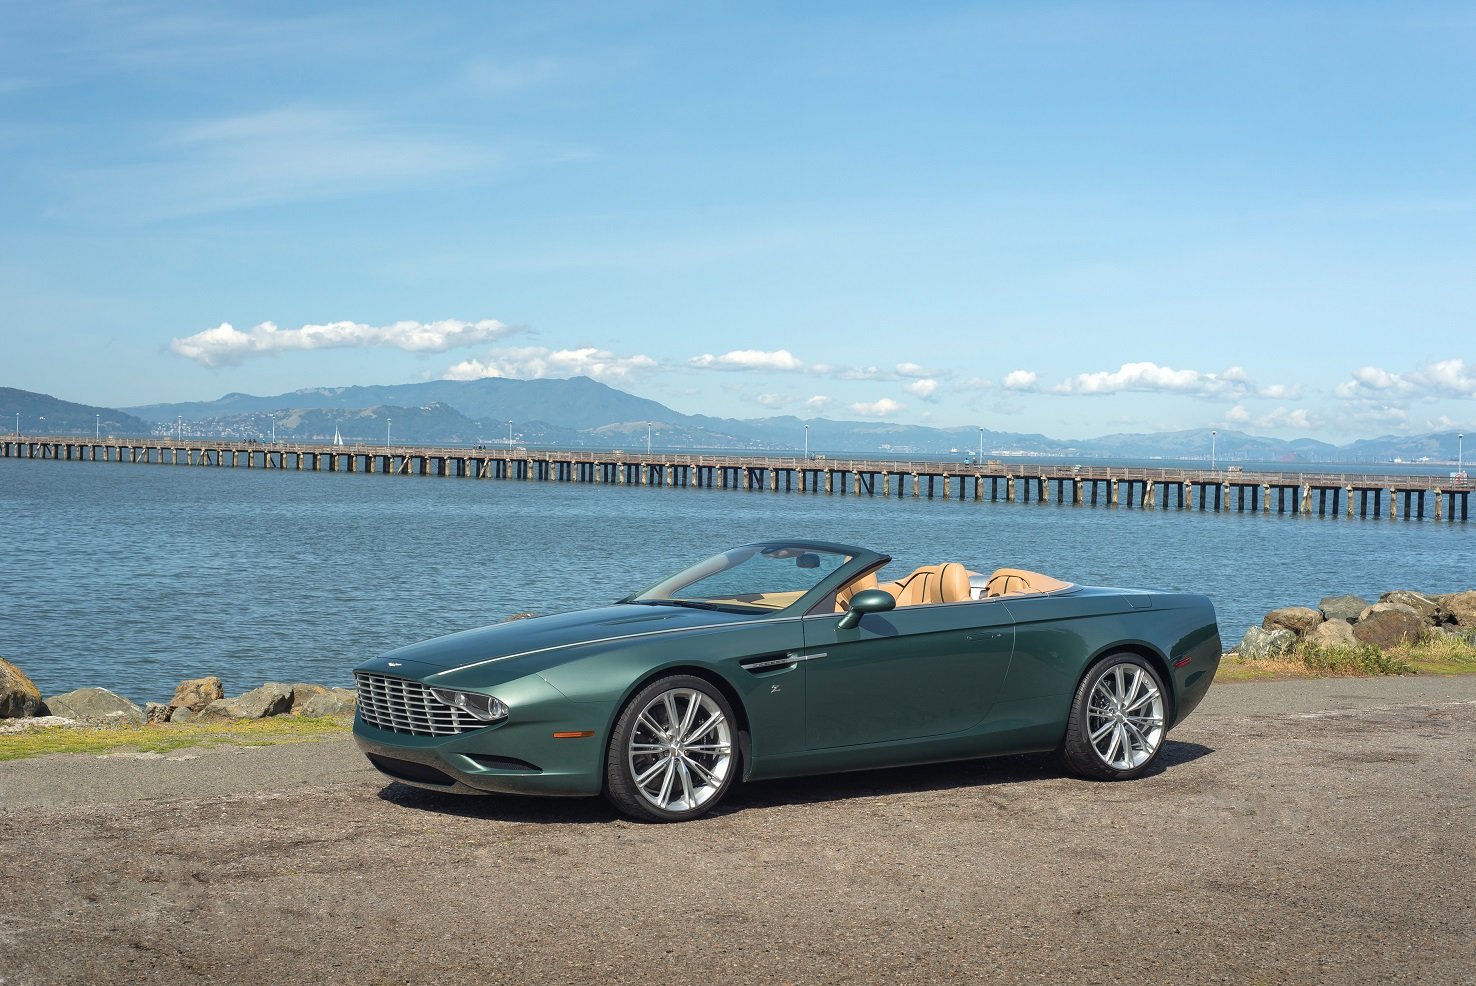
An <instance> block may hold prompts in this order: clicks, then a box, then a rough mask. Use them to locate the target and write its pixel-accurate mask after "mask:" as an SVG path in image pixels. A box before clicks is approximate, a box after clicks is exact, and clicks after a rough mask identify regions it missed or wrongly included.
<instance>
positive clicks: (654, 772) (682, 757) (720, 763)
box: [605, 675, 739, 822]
mask: <svg viewBox="0 0 1476 986" xmlns="http://www.w3.org/2000/svg"><path fill="white" fill-rule="evenodd" d="M673 726H675V727H676V728H673ZM738 765H739V754H738V727H737V723H736V720H735V719H734V717H733V708H732V706H731V705H729V704H728V700H727V699H726V698H724V697H723V694H722V692H720V691H718V690H717V688H715V687H713V685H711V684H710V683H708V682H706V681H704V680H703V679H701V678H696V677H692V676H691V675H673V676H670V677H666V678H660V679H658V680H656V681H653V682H651V684H649V685H647V686H646V687H645V688H642V689H641V690H640V691H639V692H637V693H636V694H635V695H634V696H633V697H632V698H631V699H630V701H629V702H627V703H625V707H624V708H622V709H621V710H620V715H619V716H617V717H616V719H615V729H614V731H613V733H612V734H611V738H610V749H609V750H608V751H607V753H606V755H605V797H606V798H607V799H608V800H609V801H610V803H611V804H612V805H614V806H615V808H616V809H617V810H619V811H620V812H621V813H622V814H624V815H627V816H629V817H630V818H634V819H636V820H638V821H648V822H685V821H688V820H690V819H693V818H700V817H701V816H703V815H705V814H707V813H708V812H709V811H711V810H712V809H713V808H715V807H717V804H718V802H720V801H722V799H723V796H724V795H726V794H727V793H728V789H729V788H731V787H732V786H733V780H734V778H735V777H737V776H738Z"/></svg>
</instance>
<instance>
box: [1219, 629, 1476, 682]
mask: <svg viewBox="0 0 1476 986" xmlns="http://www.w3.org/2000/svg"><path fill="white" fill-rule="evenodd" d="M1388 674H1476V632H1471V633H1469V634H1468V635H1466V636H1461V637H1457V636H1450V635H1446V634H1434V633H1428V632H1427V633H1426V634H1425V635H1424V636H1423V637H1421V638H1420V641H1419V643H1416V644H1407V645H1405V646H1402V647H1396V648H1394V649H1393V650H1389V651H1381V650H1379V649H1378V648H1377V647H1374V646H1373V645H1371V644H1351V645H1340V646H1336V647H1315V646H1313V645H1311V644H1307V643H1300V644H1298V645H1297V646H1296V648H1295V649H1294V650H1292V652H1291V653H1289V654H1286V655H1283V656H1281V657H1275V658H1267V659H1265V660H1261V661H1248V660H1245V659H1244V658H1242V657H1240V656H1239V655H1238V654H1228V655H1226V656H1225V658H1224V659H1223V660H1222V661H1221V662H1220V670H1219V671H1218V672H1217V673H1216V674H1215V680H1216V681H1275V680H1278V679H1285V678H1334V677H1350V676H1351V677H1369V676H1373V675H1388Z"/></svg>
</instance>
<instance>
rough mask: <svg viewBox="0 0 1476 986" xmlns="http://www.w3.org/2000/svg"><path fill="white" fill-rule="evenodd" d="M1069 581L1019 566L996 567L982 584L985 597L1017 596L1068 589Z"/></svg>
mask: <svg viewBox="0 0 1476 986" xmlns="http://www.w3.org/2000/svg"><path fill="white" fill-rule="evenodd" d="M1070 587H1071V583H1070V582H1062V581H1061V580H1060V579H1053V578H1051V577H1050V576H1049V575H1041V574H1040V573H1039V572H1027V571H1025V570H1024V569H1021V568H997V569H995V570H994V574H993V575H991V576H989V581H988V582H987V583H986V584H985V586H984V595H985V596H986V597H990V598H992V597H994V596H1018V595H1021V594H1023V593H1027V592H1055V591H1056V590H1057V589H1069V588H1070Z"/></svg>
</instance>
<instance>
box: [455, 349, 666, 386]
mask: <svg viewBox="0 0 1476 986" xmlns="http://www.w3.org/2000/svg"><path fill="white" fill-rule="evenodd" d="M656 366H657V363H656V361H655V360H654V359H652V358H651V357H649V356H644V355H635V356H617V355H615V354H614V353H611V352H607V351H606V350H603V349H596V348H594V347H593V346H585V347H583V348H580V349H557V350H554V349H545V348H543V347H542V346H524V347H521V348H517V349H498V350H493V351H492V352H490V353H488V354H487V355H486V357H485V358H483V359H468V360H462V361H461V362H460V363H457V364H455V365H454V366H451V367H449V368H447V370H446V372H445V374H444V377H445V379H447V380H480V379H482V378H483V377H513V378H516V379H521V380H537V379H541V378H543V377H577V376H585V377H592V378H593V379H595V380H628V379H630V378H631V377H632V376H633V375H635V374H637V373H640V372H641V371H643V370H653V369H655V368H656Z"/></svg>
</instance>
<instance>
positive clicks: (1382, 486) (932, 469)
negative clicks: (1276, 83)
mask: <svg viewBox="0 0 1476 986" xmlns="http://www.w3.org/2000/svg"><path fill="white" fill-rule="evenodd" d="M0 455H3V457H5V458H23V459H55V460H65V461H79V462H116V463H124V462H127V463H138V464H143V463H151V464H162V465H175V466H197V467H207V468H222V467H231V468H236V469H243V468H244V469H268V470H287V471H302V470H309V471H315V472H346V473H364V474H366V475H385V476H420V477H440V478H447V479H449V478H457V479H503V480H517V481H524V482H529V481H531V482H560V483H589V484H594V485H630V486H661V487H675V488H686V489H725V490H746V491H767V492H775V493H779V492H782V493H799V494H820V495H825V496H867V497H878V496H880V497H892V496H895V497H898V498H903V499H911V498H917V497H927V498H929V499H935V498H941V499H944V500H948V499H957V500H971V501H975V502H980V501H984V500H991V501H1001V500H1002V501H1005V502H1008V503H1022V504H1029V503H1033V504H1045V503H1052V502H1054V503H1063V504H1064V503H1069V504H1076V505H1091V506H1111V507H1131V508H1135V509H1145V510H1151V509H1162V510H1181V511H1194V510H1198V511H1205V510H1210V511H1215V512H1222V511H1235V512H1240V513H1248V512H1251V513H1263V514H1270V513H1277V514H1301V515H1312V516H1320V517H1328V516H1347V517H1355V516H1356V517H1364V518H1381V517H1387V518H1389V519H1391V520H1392V519H1404V520H1412V519H1425V518H1429V519H1432V520H1448V521H1466V520H1467V519H1468V517H1469V508H1470V499H1471V491H1472V486H1471V481H1470V480H1469V479H1459V480H1458V479H1454V478H1450V477H1440V476H1409V475H1405V476H1398V475H1379V474H1369V475H1353V474H1345V473H1306V472H1298V473H1292V472H1250V471H1243V470H1241V469H1238V468H1235V467H1231V468H1228V469H1218V470H1208V469H1206V470H1186V469H1149V468H1138V467H1131V466H1105V465H1104V466H1096V465H1088V466H1047V465H1031V464H1022V463H1008V464H1006V463H1000V462H983V463H964V462H907V461H899V460H885V459H838V458H824V457H820V456H815V457H811V458H803V457H794V458H785V457H782V456H743V455H671V454H656V455H646V454H641V453H633V452H622V451H596V450H587V449H579V450H573V449H565V450H551V449H537V450H532V451H530V450H526V449H521V448H514V449H488V448H476V449H468V448H433V447H417V446H405V445H393V446H390V445H381V446H371V445H352V446H343V445H306V444H292V443H286V442H276V443H270V444H268V443H263V442H241V441H223V440H218V439H194V438H190V439H183V440H171V439H168V438H160V437H151V438H107V439H100V440H88V439H84V438H78V437H75V436H30V435H26V436H15V435H10V436H4V437H0Z"/></svg>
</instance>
